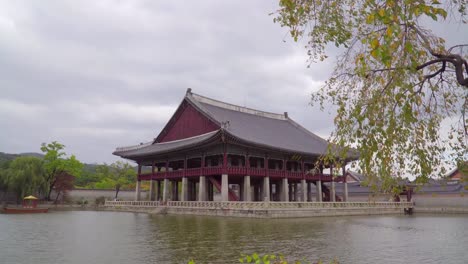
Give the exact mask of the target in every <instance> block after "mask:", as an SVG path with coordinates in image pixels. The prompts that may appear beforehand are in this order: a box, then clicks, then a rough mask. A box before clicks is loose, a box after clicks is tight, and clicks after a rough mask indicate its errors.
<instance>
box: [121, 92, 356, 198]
mask: <svg viewBox="0 0 468 264" xmlns="http://www.w3.org/2000/svg"><path fill="white" fill-rule="evenodd" d="M328 144H329V143H328V142H327V141H326V140H324V139H322V138H320V137H319V136H317V135H315V134H313V133H311V132H310V131H308V130H307V129H305V128H304V127H302V126H301V125H299V124H298V123H296V122H294V121H293V120H292V119H291V118H290V117H289V116H288V114H287V113H286V112H285V113H284V114H275V113H269V112H264V111H260V110H255V109H250V108H246V107H242V106H237V105H233V104H228V103H225V102H221V101H218V100H214V99H211V98H207V97H204V96H201V95H198V94H195V93H192V91H191V89H188V90H187V93H186V95H185V97H184V99H183V100H182V102H181V103H180V105H179V107H178V108H177V110H176V112H175V113H174V115H173V116H172V117H171V119H170V120H169V122H168V123H167V124H166V125H165V127H164V128H163V130H162V131H161V132H160V133H159V135H158V136H157V137H156V138H155V139H154V140H153V141H151V142H148V143H146V144H140V145H137V146H132V147H121V148H117V149H116V150H115V151H114V153H113V154H114V155H117V156H120V157H122V158H126V159H130V160H133V161H135V162H136V163H137V164H138V179H137V184H136V194H135V200H140V198H141V197H140V196H141V195H140V189H141V181H150V191H149V193H150V194H149V199H150V200H152V201H154V200H161V201H168V200H173V201H197V200H198V201H212V200H213V199H214V188H216V189H217V190H218V192H220V193H221V200H222V201H319V202H321V201H340V200H341V201H346V200H347V196H348V190H347V184H346V177H343V176H336V175H331V174H324V173H323V172H324V169H325V168H328V169H330V171H336V170H333V168H332V166H331V165H329V166H324V165H317V164H319V163H318V161H319V158H320V157H321V156H323V155H324V154H325V153H326V150H327V147H328ZM357 158H358V156H357V155H356V154H350V155H349V156H348V157H347V158H346V160H342V161H341V164H342V166H341V168H342V173H341V175H344V174H345V173H344V172H345V169H344V164H346V163H347V162H349V161H352V160H355V159H357ZM145 171H147V172H148V173H144V172H145ZM335 182H343V183H344V184H343V197H338V196H337V195H336V192H335ZM179 183H181V184H179ZM312 184H313V185H315V188H316V190H317V191H316V193H317V194H318V195H317V197H315V198H314V197H312V192H311V190H312ZM179 189H180V190H179Z"/></svg>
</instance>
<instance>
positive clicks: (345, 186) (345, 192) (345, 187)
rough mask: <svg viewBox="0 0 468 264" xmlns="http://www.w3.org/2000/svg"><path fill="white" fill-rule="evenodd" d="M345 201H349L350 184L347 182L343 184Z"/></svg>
mask: <svg viewBox="0 0 468 264" xmlns="http://www.w3.org/2000/svg"><path fill="white" fill-rule="evenodd" d="M343 201H344V202H347V201H348V183H347V182H346V181H345V182H344V183H343Z"/></svg>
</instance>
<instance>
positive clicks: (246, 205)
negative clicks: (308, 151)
mask: <svg viewBox="0 0 468 264" xmlns="http://www.w3.org/2000/svg"><path fill="white" fill-rule="evenodd" d="M105 206H109V207H166V206H168V207H184V208H185V207H187V208H219V209H261V208H263V209H298V208H400V209H404V208H412V207H413V203H412V202H216V201H215V202H213V201H201V202H198V201H186V202H182V201H169V202H155V201H151V202H150V201H106V203H105Z"/></svg>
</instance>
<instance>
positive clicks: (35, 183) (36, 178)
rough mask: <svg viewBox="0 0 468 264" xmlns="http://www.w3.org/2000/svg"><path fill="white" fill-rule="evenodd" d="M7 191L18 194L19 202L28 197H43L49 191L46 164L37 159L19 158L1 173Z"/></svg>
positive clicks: (1, 179) (0, 176) (0, 179)
mask: <svg viewBox="0 0 468 264" xmlns="http://www.w3.org/2000/svg"><path fill="white" fill-rule="evenodd" d="M0 181H1V182H2V185H3V186H4V187H5V189H6V191H12V192H14V193H15V194H16V198H17V201H18V202H19V201H21V200H22V198H23V197H25V196H27V195H37V196H42V195H44V194H45V193H46V191H47V183H46V180H45V170H44V163H43V161H42V160H41V159H39V158H36V157H19V158H16V159H15V160H13V161H12V162H11V163H10V164H9V166H8V168H4V169H2V170H1V171H0Z"/></svg>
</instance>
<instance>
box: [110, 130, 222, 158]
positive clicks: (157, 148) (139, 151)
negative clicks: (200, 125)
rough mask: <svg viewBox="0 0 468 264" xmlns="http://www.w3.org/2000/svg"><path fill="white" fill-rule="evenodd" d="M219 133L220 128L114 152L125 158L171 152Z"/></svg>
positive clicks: (201, 141)
mask: <svg viewBox="0 0 468 264" xmlns="http://www.w3.org/2000/svg"><path fill="white" fill-rule="evenodd" d="M218 133H219V130H217V131H212V132H209V133H206V134H203V135H199V136H195V137H190V138H184V139H180V140H174V141H169V142H163V143H156V144H150V145H146V146H145V145H143V146H142V147H140V148H138V146H136V147H128V148H118V149H117V150H116V151H114V153H113V154H114V155H118V156H121V157H123V158H127V157H139V156H145V155H151V154H159V153H165V152H170V151H174V150H178V149H182V148H187V147H191V146H194V145H197V144H200V143H203V142H206V141H209V140H210V139H212V138H214V137H216V136H217V135H218ZM127 149H128V150H127Z"/></svg>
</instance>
